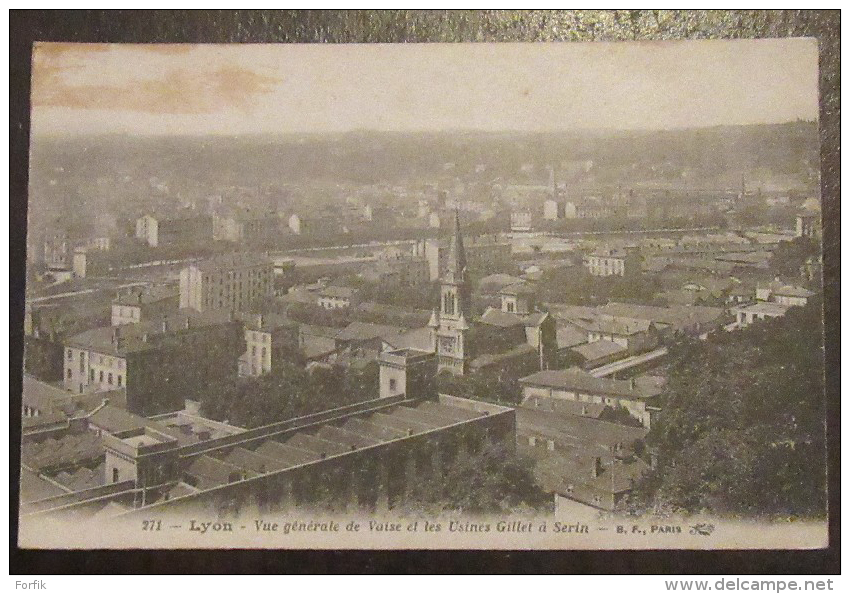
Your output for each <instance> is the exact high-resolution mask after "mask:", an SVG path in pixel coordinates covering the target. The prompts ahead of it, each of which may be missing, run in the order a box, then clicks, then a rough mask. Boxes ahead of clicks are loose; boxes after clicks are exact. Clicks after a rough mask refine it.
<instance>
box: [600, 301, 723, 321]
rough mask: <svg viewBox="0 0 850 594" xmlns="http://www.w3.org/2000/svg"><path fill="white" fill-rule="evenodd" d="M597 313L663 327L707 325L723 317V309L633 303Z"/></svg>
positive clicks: (603, 307)
mask: <svg viewBox="0 0 850 594" xmlns="http://www.w3.org/2000/svg"><path fill="white" fill-rule="evenodd" d="M597 311H598V312H599V313H602V314H608V315H611V316H615V317H623V318H632V319H638V320H649V321H651V322H655V323H657V324H664V325H678V324H682V323H683V322H689V323H708V322H713V321H715V320H717V319H718V318H719V317H721V316H722V315H723V309H722V308H719V307H707V306H701V305H679V306H672V307H657V306H654V305H635V304H633V303H618V302H615V301H612V302H611V303H608V304H607V305H603V306H600V307H598V308H597Z"/></svg>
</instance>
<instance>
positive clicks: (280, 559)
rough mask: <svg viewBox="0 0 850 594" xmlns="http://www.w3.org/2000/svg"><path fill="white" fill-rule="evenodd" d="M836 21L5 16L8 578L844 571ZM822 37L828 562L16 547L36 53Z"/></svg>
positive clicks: (759, 16) (691, 554)
mask: <svg viewBox="0 0 850 594" xmlns="http://www.w3.org/2000/svg"><path fill="white" fill-rule="evenodd" d="M840 20H841V14H840V11H805V10H776V11H765V10H735V11H696V10H694V11H678V10H677V11H662V10H645V11H637V10H620V11H595V10H592V11H580V10H564V11H121V10H119V11H17V10H13V11H10V18H9V30H10V114H9V123H10V196H11V199H10V209H9V216H10V245H9V252H10V269H11V272H10V285H11V294H10V344H11V349H10V367H9V369H10V399H9V414H10V416H9V418H10V420H11V428H10V452H11V454H10V485H12V486H13V488H12V490H11V492H10V509H9V519H10V534H9V538H10V559H9V562H10V566H9V567H10V573H11V574H66V573H169V574H173V573H210V572H213V573H376V572H381V573H413V572H416V573H422V572H424V573H480V572H488V573H494V572H495V573H665V574H679V573H724V574H751V573H775V574H793V573H797V574H811V573H838V572H839V571H840V560H839V557H840V509H839V501H840V468H839V450H840V437H839V432H840V431H839V430H840V412H841V411H840V400H839V391H840V370H839V362H840V346H839V337H840V303H839V298H840V199H839V196H840V156H841V152H840V147H841V137H840V134H841V131H840V123H841V92H840V76H841V75H840V65H841V58H840V46H841V39H840ZM764 37H817V38H818V41H819V47H820V69H821V70H820V93H821V97H820V99H821V104H820V138H821V185H822V196H823V219H824V220H823V227H824V232H823V236H824V277H825V278H824V302H825V312H824V314H825V317H826V322H827V323H826V337H825V338H826V364H827V382H826V387H827V425H828V432H829V441H828V443H829V462H830V475H829V487H830V493H829V495H830V510H829V511H830V543H831V544H830V548H829V549H825V550H820V551H724V552H720V551H717V552H715V551H676V552H670V551H621V552H606V551H598V552H597V551H594V552H589V551H566V552H558V551H515V552H497V551H493V552H491V551H466V552H447V551H429V552H423V551H381V552H373V551H321V552H317V551H31V550H20V549H18V548H17V508H18V505H17V504H18V502H17V489H16V488H15V487H14V486H15V485H17V484H18V473H19V469H20V446H19V440H20V423H19V419H20V395H21V369H22V357H23V347H22V345H23V314H24V269H25V262H26V254H25V249H26V236H25V233H26V207H27V171H28V156H27V154H28V146H29V85H30V63H31V51H32V43H33V42H34V41H78V42H145V43H155V42H158V43H232V42H242V43H259V42H263V43H277V42H282V43H294V42H299V43H318V42H321V43H354V42H358V43H373V42H383V43H389V42H464V41H473V42H494V41H501V42H509V41H529V42H568V41H633V40H667V39H669V40H672V39H708V38H715V39H737V38H764Z"/></svg>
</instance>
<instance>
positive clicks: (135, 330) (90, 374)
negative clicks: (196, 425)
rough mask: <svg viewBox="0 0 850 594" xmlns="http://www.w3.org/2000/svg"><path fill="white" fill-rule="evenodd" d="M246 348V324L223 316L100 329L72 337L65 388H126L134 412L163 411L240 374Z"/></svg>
mask: <svg viewBox="0 0 850 594" xmlns="http://www.w3.org/2000/svg"><path fill="white" fill-rule="evenodd" d="M244 352H245V336H244V331H243V328H242V324H241V323H240V322H236V321H229V320H227V319H224V318H223V317H221V316H209V315H207V316H198V315H193V314H191V313H186V314H180V315H176V316H172V317H170V318H169V319H164V320H162V321H161V322H157V323H144V322H142V323H139V324H127V325H122V326H106V327H100V328H95V329H92V330H88V331H86V332H82V333H80V334H77V335H75V336H72V337H71V338H69V339H67V340H66V342H65V345H64V379H63V386H64V388H65V389H66V390H68V391H71V392H75V393H80V394H83V393H91V392H105V391H110V390H115V389H119V388H124V389H125V390H126V394H127V408H128V410H130V412H132V413H134V414H138V415H142V416H150V415H154V414H161V413H166V412H171V411H175V410H180V409H182V408H183V405H184V400H185V399H186V398H187V396H191V395H193V394H197V393H198V392H199V391H201V390H204V389H206V388H207V386H209V385H210V384H214V383H216V382H224V381H227V380H228V379H230V378H233V377H236V374H237V369H238V367H237V361H238V359H239V356H240V355H242V354H243V353H244Z"/></svg>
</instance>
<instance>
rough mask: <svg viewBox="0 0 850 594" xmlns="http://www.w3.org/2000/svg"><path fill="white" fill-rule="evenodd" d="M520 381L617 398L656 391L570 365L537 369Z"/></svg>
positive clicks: (645, 395)
mask: <svg viewBox="0 0 850 594" xmlns="http://www.w3.org/2000/svg"><path fill="white" fill-rule="evenodd" d="M519 381H520V383H522V384H525V385H529V386H540V387H544V388H554V389H560V390H577V391H581V392H589V393H592V394H602V395H608V396H616V397H619V398H630V399H636V398H651V397H652V396H655V395H656V394H657V392H655V391H648V390H646V389H645V388H644V387H641V386H637V385H636V384H632V382H629V381H625V380H613V379H608V378H598V377H593V376H592V375H591V374H589V373H587V372H585V371H583V370H581V369H578V368H576V367H572V368H570V369H566V370H546V371H538V372H537V373H533V374H531V375H528V376H526V377H523V378H521V379H520V380H519Z"/></svg>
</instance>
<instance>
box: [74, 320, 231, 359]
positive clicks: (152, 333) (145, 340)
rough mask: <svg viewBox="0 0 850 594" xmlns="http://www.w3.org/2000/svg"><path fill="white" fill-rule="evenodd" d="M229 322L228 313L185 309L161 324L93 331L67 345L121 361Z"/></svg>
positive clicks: (84, 333) (160, 322)
mask: <svg viewBox="0 0 850 594" xmlns="http://www.w3.org/2000/svg"><path fill="white" fill-rule="evenodd" d="M229 320H230V318H229V314H228V312H225V311H208V312H203V313H199V312H196V311H194V310H190V309H183V310H180V311H178V312H175V313H172V314H170V315H168V316H167V317H163V318H161V319H160V320H159V321H149V322H141V323H139V324H125V325H123V326H101V327H99V328H93V329H91V330H87V331H85V332H81V333H80V334H76V335H75V336H72V337H71V338H70V339H68V341H67V343H66V344H67V345H68V346H74V347H78V348H83V349H87V350H92V351H95V352H98V353H102V354H108V355H114V356H119V357H120V356H123V355H125V354H127V353H131V352H140V351H145V350H148V349H153V348H157V347H158V345H160V344H161V342H160V340H161V339H162V338H165V337H175V336H177V335H178V334H179V333H180V332H181V331H185V330H189V329H197V328H202V327H207V326H215V325H218V324H225V323H228V322H229ZM163 330H165V331H163Z"/></svg>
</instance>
